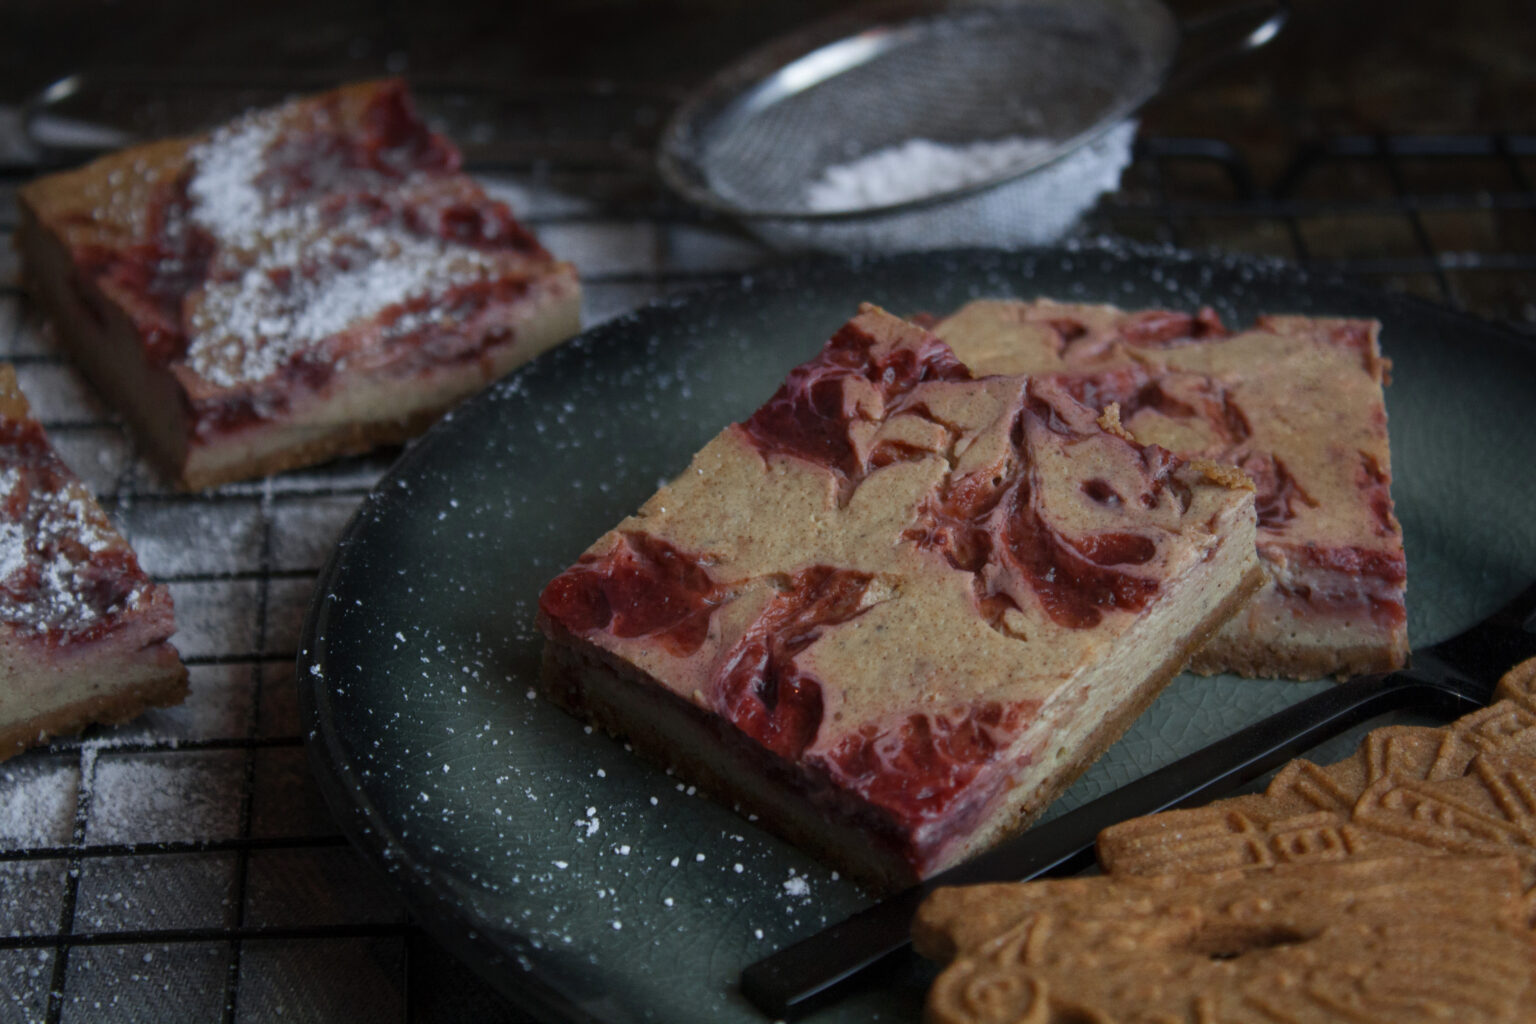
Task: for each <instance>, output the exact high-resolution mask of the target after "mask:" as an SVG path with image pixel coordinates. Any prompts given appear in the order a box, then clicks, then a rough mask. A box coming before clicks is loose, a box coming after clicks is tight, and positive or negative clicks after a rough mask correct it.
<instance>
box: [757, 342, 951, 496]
mask: <svg viewBox="0 0 1536 1024" xmlns="http://www.w3.org/2000/svg"><path fill="white" fill-rule="evenodd" d="M970 379H971V374H970V371H969V370H967V369H966V368H965V365H964V364H963V363H961V362H960V360H959V359H957V358H956V357H955V354H954V353H953V352H952V351H950V348H949V346H948V345H946V344H944V343H943V342H942V341H940V340H939V339H937V338H935V337H932V336H931V335H930V336H928V337H927V338H926V339H924V340H923V341H922V342H921V343H919V344H917V345H914V346H907V345H901V346H895V347H890V346H886V345H882V344H881V343H880V342H879V341H878V340H877V339H876V338H874V337H873V336H872V335H870V334H869V333H868V332H867V331H865V330H864V329H863V328H862V327H860V326H859V324H858V323H857V322H853V321H850V322H849V323H847V324H845V325H844V326H843V327H842V329H841V330H839V331H838V332H837V333H836V334H834V335H833V336H832V338H831V339H830V340H829V341H828V342H827V344H826V346H825V347H824V348H823V349H822V350H821V353H820V354H819V355H817V356H816V358H814V359H812V360H810V361H809V362H806V363H802V364H801V365H799V366H797V367H795V368H794V369H793V370H791V371H790V373H789V377H788V378H787V379H786V380H785V381H784V383H783V385H781V386H780V388H779V390H778V391H776V392H775V393H774V395H773V397H772V398H770V399H769V400H768V402H767V403H766V404H765V405H763V407H762V408H760V409H758V411H757V412H755V413H753V415H752V417H751V418H750V419H748V420H747V421H745V422H744V423H742V424H741V426H740V429H741V431H742V433H743V434H745V435H746V437H747V438H748V439H749V440H751V442H752V443H753V444H754V445H755V446H756V447H757V449H758V450H759V451H760V452H762V453H763V455H764V456H768V455H792V456H795V457H796V458H800V459H804V460H806V461H807V462H813V463H815V464H817V465H819V466H824V467H826V468H827V469H829V470H831V471H832V472H833V473H835V474H837V475H838V476H839V477H840V478H841V479H842V480H843V482H844V483H845V484H852V483H856V482H857V481H859V480H861V479H862V478H863V477H864V476H865V475H866V474H867V473H868V472H869V470H870V469H871V468H873V467H872V466H870V465H867V464H866V463H865V462H864V460H863V458H862V457H861V456H860V454H859V452H858V451H857V450H856V448H855V446H854V443H853V439H852V435H851V431H850V428H851V427H852V425H853V424H854V423H855V422H857V421H859V420H867V419H868V418H869V416H870V413H869V411H867V410H861V409H860V408H859V407H858V406H857V403H856V397H857V396H856V395H854V394H853V393H852V392H851V390H850V389H849V387H848V386H847V385H848V383H849V382H850V381H855V380H858V381H867V382H868V383H869V384H871V385H873V386H874V389H875V392H876V394H877V395H878V397H879V399H880V401H881V402H882V403H883V406H884V408H883V410H881V412H883V415H885V416H890V415H894V414H897V413H899V412H901V411H902V409H903V408H904V404H903V401H902V399H903V398H905V397H906V396H907V395H909V394H910V393H911V392H912V390H913V389H914V388H916V387H917V386H918V385H919V384H922V383H924V382H926V381H935V380H962V381H963V380H970ZM900 454H901V453H900V452H899V451H896V450H889V451H886V452H883V453H880V454H879V456H878V458H880V459H882V460H884V462H889V461H894V459H895V457H897V456H899V455H900ZM879 464H882V463H876V465H879Z"/></svg>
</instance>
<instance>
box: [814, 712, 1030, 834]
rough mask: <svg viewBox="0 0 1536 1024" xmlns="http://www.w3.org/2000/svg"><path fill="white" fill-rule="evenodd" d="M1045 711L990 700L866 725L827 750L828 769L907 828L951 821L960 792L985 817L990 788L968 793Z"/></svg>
mask: <svg viewBox="0 0 1536 1024" xmlns="http://www.w3.org/2000/svg"><path fill="white" fill-rule="evenodd" d="M1039 708H1040V704H1039V702H1038V701H1023V702H1019V703H1014V704H1003V703H1000V702H998V701H986V702H983V703H981V704H979V705H977V706H975V707H968V708H952V709H949V710H948V711H943V712H935V713H932V714H925V713H919V714H914V715H909V716H908V717H907V718H906V719H904V720H903V721H901V722H900V723H898V724H896V725H895V726H893V727H880V726H876V725H866V726H864V727H862V728H861V729H859V731H857V732H855V733H853V734H852V735H850V736H847V737H845V738H844V739H843V740H842V741H841V742H839V743H838V744H837V746H836V747H835V748H833V749H832V751H830V752H829V753H828V754H827V756H826V758H825V767H826V768H827V771H828V772H829V774H831V775H832V777H833V779H835V780H836V781H837V782H838V783H839V784H840V785H842V786H844V787H846V788H848V789H851V790H853V791H854V792H856V793H858V794H860V795H861V796H863V797H864V798H865V799H866V800H868V801H870V802H871V803H873V804H876V805H878V806H880V807H883V808H885V809H886V810H888V811H890V812H891V814H892V815H893V817H895V818H896V819H897V820H898V821H900V822H901V823H902V824H904V825H905V826H907V828H908V829H912V830H915V829H917V828H919V827H920V826H921V825H922V824H924V823H925V822H928V821H933V820H936V819H938V818H941V817H944V818H949V817H950V815H951V812H952V809H953V808H954V807H955V806H956V802H957V800H958V799H959V798H960V797H961V796H962V794H964V795H965V796H966V797H967V799H968V802H970V803H972V804H973V805H974V806H972V808H971V810H972V813H973V814H976V815H979V814H980V812H981V811H982V810H983V804H984V802H985V800H984V798H985V796H987V795H990V792H989V793H988V794H981V793H966V790H967V788H968V787H970V786H971V785H972V783H973V782H974V781H975V779H976V777H977V776H978V775H980V774H981V772H982V770H983V769H984V768H986V766H987V765H988V764H990V763H992V762H993V761H995V760H996V759H997V757H998V755H999V754H1000V753H1001V752H1002V751H1004V750H1006V749H1007V748H1008V747H1009V746H1010V745H1012V743H1013V741H1014V740H1015V739H1016V738H1017V737H1018V735H1019V734H1020V733H1021V732H1022V731H1023V730H1024V728H1025V727H1026V726H1028V725H1029V723H1030V722H1031V721H1033V719H1034V717H1035V715H1036V714H1037V713H1038V711H1039ZM950 820H951V823H952V824H954V825H956V826H960V825H962V824H963V823H961V822H956V821H953V819H952V818H951V819H950Z"/></svg>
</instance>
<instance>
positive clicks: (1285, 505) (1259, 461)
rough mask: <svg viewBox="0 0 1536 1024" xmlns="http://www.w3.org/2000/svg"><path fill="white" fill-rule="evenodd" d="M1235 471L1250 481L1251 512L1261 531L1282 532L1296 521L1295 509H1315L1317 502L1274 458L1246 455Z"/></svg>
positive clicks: (1278, 460) (1271, 456) (1283, 464)
mask: <svg viewBox="0 0 1536 1024" xmlns="http://www.w3.org/2000/svg"><path fill="white" fill-rule="evenodd" d="M1237 468H1238V469H1241V470H1242V471H1243V472H1244V473H1247V474H1248V475H1249V476H1250V477H1251V478H1252V479H1253V486H1254V490H1255V494H1254V498H1253V504H1254V511H1255V512H1257V513H1258V517H1259V526H1261V527H1263V528H1264V529H1267V530H1281V529H1283V528H1284V527H1285V524H1286V523H1288V522H1290V521H1291V520H1292V519H1294V518H1296V509H1297V507H1298V506H1306V507H1307V508H1316V507H1317V499H1316V498H1314V497H1312V495H1310V494H1308V493H1307V492H1306V490H1305V489H1304V488H1303V487H1302V486H1301V484H1299V483H1297V482H1296V478H1295V477H1294V476H1292V475H1291V471H1290V470H1289V469H1287V468H1286V466H1285V463H1284V462H1282V461H1280V459H1278V458H1276V457H1275V456H1273V455H1260V454H1257V453H1255V454H1252V455H1249V456H1247V457H1246V458H1244V459H1242V460H1241V461H1240V462H1238V464H1237Z"/></svg>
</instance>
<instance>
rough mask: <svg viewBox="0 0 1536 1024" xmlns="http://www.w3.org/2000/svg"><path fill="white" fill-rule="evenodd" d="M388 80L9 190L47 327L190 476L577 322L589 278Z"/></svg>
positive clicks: (369, 421) (308, 451) (529, 348)
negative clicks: (516, 213)
mask: <svg viewBox="0 0 1536 1024" xmlns="http://www.w3.org/2000/svg"><path fill="white" fill-rule="evenodd" d="M458 168H459V154H458V152H457V150H455V149H454V147H453V145H452V144H451V143H450V142H448V141H447V140H446V139H445V138H443V136H441V135H439V134H437V133H435V132H433V131H431V130H430V129H429V128H428V127H427V125H426V124H425V123H424V122H423V121H422V119H421V118H420V117H419V116H418V115H417V113H416V111H415V108H414V106H413V104H412V102H411V99H410V97H409V95H408V93H407V91H406V88H405V86H404V85H403V84H402V83H401V82H399V81H393V80H389V81H377V82H366V83H361V84H356V85H351V86H346V87H343V88H340V89H337V90H335V91H332V92H328V93H324V94H322V95H318V96H313V97H310V98H306V99H300V100H296V101H293V102H290V103H288V104H286V105H284V106H280V107H277V108H274V109H270V110H262V111H257V112H253V113H249V114H246V115H244V116H242V117H240V118H238V119H236V120H235V121H233V122H231V123H230V124H228V125H225V126H224V127H222V128H219V129H217V130H216V131H214V132H212V133H210V134H208V135H205V136H201V137H198V138H191V139H175V140H169V141H162V142H156V143H150V144H147V145H143V146H138V147H135V148H132V149H128V150H125V151H123V152H120V153H116V154H113V155H111V156H107V157H104V158H102V159H100V160H97V161H96V162H94V163H92V164H90V165H88V166H86V167H83V168H81V169H78V170H74V171H68V172H65V173H60V174H53V175H49V176H47V177H43V178H39V179H37V180H35V181H33V182H30V183H29V184H27V185H25V186H23V187H22V188H21V190H20V193H19V196H20V206H21V224H20V227H19V229H18V234H17V239H18V241H17V244H18V247H19V248H20V250H21V256H22V260H23V277H24V279H25V280H26V282H27V284H28V286H29V288H30V290H31V291H32V292H33V294H34V295H35V296H36V298H37V300H38V301H39V302H40V304H41V305H42V306H43V308H44V309H45V310H46V312H47V313H48V314H49V316H50V317H51V318H52V320H53V323H54V327H55V329H56V334H57V336H58V340H59V342H60V343H61V344H62V345H63V346H64V348H66V349H67V350H68V351H69V353H70V355H71V356H72V357H73V358H74V360H75V361H76V362H77V364H78V365H79V366H80V367H81V368H82V369H83V370H84V371H85V373H86V374H87V375H88V376H89V377H90V379H91V381H92V383H93V384H94V385H95V387H96V388H97V390H98V391H99V392H100V393H101V394H103V395H104V396H106V398H107V399H108V400H109V401H110V402H111V403H112V404H114V405H115V406H116V407H117V408H118V409H120V410H121V411H122V413H123V414H124V416H125V417H126V418H127V419H128V420H129V422H130V423H131V424H132V425H133V427H134V428H135V430H136V432H137V434H138V436H139V439H140V443H141V445H142V446H143V447H144V448H145V449H147V450H148V451H149V452H150V453H151V455H152V456H154V458H155V459H156V460H157V461H158V462H159V464H160V465H161V466H162V467H163V469H164V471H165V472H166V473H167V474H169V475H170V476H171V477H173V478H174V479H175V480H177V481H178V482H179V483H180V484H181V485H183V486H185V487H188V488H198V487H205V486H210V485H214V484H218V483H222V482H225V481H230V480H237V479H241V478H246V477H252V476H260V475H263V474H268V473H274V472H278V471H280V470H284V469H289V468H293V467H298V466H303V465H307V464H311V463H315V462H319V461H322V460H325V459H328V458H331V457H333V456H336V455H341V454H345V453H350V452H359V451H363V450H366V449H368V448H370V447H373V446H375V445H377V444H383V443H388V442H398V441H401V440H404V439H405V438H407V437H409V436H411V435H413V434H415V433H418V432H419V431H420V430H422V429H423V428H424V427H425V426H427V424H429V423H430V422H431V421H432V420H433V419H434V418H436V417H437V416H438V415H439V414H440V413H441V412H443V411H444V410H445V409H446V408H448V407H449V406H451V405H452V404H454V403H455V402H457V401H458V400H459V399H461V398H463V397H464V396H466V395H468V394H470V393H472V392H474V391H476V390H478V389H479V388H480V387H481V386H482V385H484V384H485V383H486V382H488V381H490V380H492V379H494V378H495V377H497V376H499V375H501V374H503V373H505V372H506V371H507V370H509V369H511V368H512V367H513V366H516V365H518V364H519V363H522V362H524V361H526V360H528V359H530V358H532V357H533V356H535V355H537V354H538V353H539V352H542V351H543V350H545V349H547V348H549V347H550V346H551V345H553V344H555V343H556V342H559V341H561V340H563V339H564V338H566V337H568V336H570V335H571V334H573V333H575V332H576V330H577V328H578V319H579V306H580V290H579V287H578V284H577V280H576V274H575V271H574V270H573V269H572V268H571V267H570V265H568V264H565V263H559V262H557V261H555V260H554V259H552V258H551V257H550V255H549V253H547V252H546V251H545V250H544V249H543V247H542V246H540V244H539V242H538V241H537V239H535V238H534V236H533V235H532V234H530V233H529V232H528V231H527V230H526V229H525V228H524V227H523V226H522V225H520V224H519V223H518V222H517V220H516V219H515V218H514V217H513V216H512V213H511V211H510V210H509V209H508V208H507V206H506V204H504V203H502V202H499V201H496V200H493V199H491V198H489V197H488V196H487V195H486V194H485V192H484V191H483V190H482V189H481V188H480V186H479V185H477V184H476V183H475V182H474V181H472V180H471V179H470V178H469V177H468V176H466V175H464V174H463V173H461V172H460V171H459V169H458Z"/></svg>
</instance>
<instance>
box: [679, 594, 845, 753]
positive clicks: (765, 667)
mask: <svg viewBox="0 0 1536 1024" xmlns="http://www.w3.org/2000/svg"><path fill="white" fill-rule="evenodd" d="M870 579H871V577H870V575H869V574H868V573H861V572H854V571H852V570H848V569H833V568H831V567H829V566H825V565H818V566H812V567H811V568H809V569H804V570H802V571H800V572H798V573H796V574H795V575H794V576H792V577H790V578H789V580H787V581H785V582H784V583H783V584H782V587H783V589H781V590H780V591H779V592H778V593H777V594H775V595H774V598H773V600H772V601H771V602H770V603H769V605H768V607H767V609H765V610H764V611H763V613H762V614H761V615H760V616H758V618H757V621H755V622H753V623H752V624H751V625H750V626H748V627H747V631H746V633H745V634H744V635H743V636H742V638H741V640H739V641H738V642H737V643H736V645H735V646H734V647H733V648H732V649H731V650H730V652H729V653H727V654H726V656H725V657H724V659H723V660H722V662H721V667H720V668H719V669H718V670H717V671H716V673H715V676H714V679H713V680H712V681H711V683H710V688H709V696H710V700H711V703H712V704H713V706H714V708H715V710H716V711H717V712H719V713H720V715H721V716H722V717H724V718H725V719H726V720H728V721H730V722H732V723H734V724H735V725H736V727H737V728H739V729H740V730H741V731H742V732H744V733H746V734H747V735H748V736H751V737H752V738H753V739H755V740H757V742H759V743H761V744H762V745H763V746H765V747H767V748H768V749H769V750H772V751H773V752H774V753H776V754H778V755H779V756H780V757H784V758H787V759H789V760H798V759H799V758H800V756H801V754H803V753H804V752H805V748H806V747H807V746H809V745H810V743H811V741H812V740H814V739H815V738H816V733H817V731H818V730H819V729H820V728H821V719H822V713H823V707H822V696H821V684H820V683H819V682H818V681H817V680H816V679H815V678H813V677H811V676H810V675H809V674H808V673H806V672H805V671H803V670H802V669H801V668H800V666H799V665H797V664H795V657H796V655H798V654H799V653H800V652H801V651H804V650H805V649H806V648H807V647H809V646H810V645H811V644H813V643H815V642H816V640H818V639H819V638H820V637H821V635H822V633H823V632H824V631H825V630H826V628H827V627H828V626H835V625H838V624H840V623H844V622H847V621H849V620H850V619H853V618H856V617H857V616H859V615H861V614H863V612H864V610H865V607H866V606H865V605H864V603H863V601H864V594H865V591H866V590H867V589H868V588H869V582H870Z"/></svg>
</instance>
